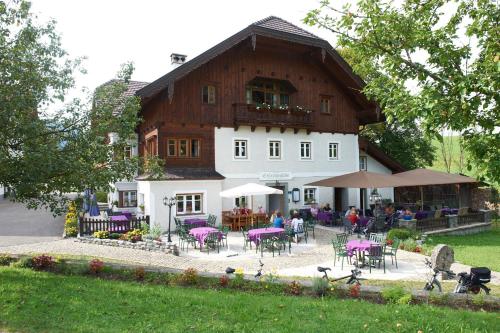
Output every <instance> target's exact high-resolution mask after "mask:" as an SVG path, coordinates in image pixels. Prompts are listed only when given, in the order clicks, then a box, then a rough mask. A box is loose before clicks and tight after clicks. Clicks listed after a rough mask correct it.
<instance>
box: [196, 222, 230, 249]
mask: <svg viewBox="0 0 500 333" xmlns="http://www.w3.org/2000/svg"><path fill="white" fill-rule="evenodd" d="M212 232H217V233H218V234H219V239H220V238H221V237H222V233H221V232H220V231H219V230H217V229H215V228H212V227H201V228H193V229H191V230H189V234H190V235H192V236H194V238H196V240H197V241H198V243H199V244H200V249H201V248H203V244H205V239H206V238H207V236H208V234H210V233H212Z"/></svg>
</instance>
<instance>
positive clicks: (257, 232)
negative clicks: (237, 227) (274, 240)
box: [248, 228, 285, 245]
mask: <svg viewBox="0 0 500 333" xmlns="http://www.w3.org/2000/svg"><path fill="white" fill-rule="evenodd" d="M284 232H285V229H283V228H259V229H252V230H250V231H248V238H249V239H250V240H251V241H252V242H254V243H255V245H259V241H260V238H261V237H262V235H269V234H271V235H279V234H282V233H284Z"/></svg>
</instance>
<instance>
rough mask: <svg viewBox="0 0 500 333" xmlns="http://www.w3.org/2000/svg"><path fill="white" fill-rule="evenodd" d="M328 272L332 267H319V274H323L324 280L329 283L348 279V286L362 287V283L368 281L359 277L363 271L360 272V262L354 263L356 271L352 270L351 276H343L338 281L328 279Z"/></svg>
mask: <svg viewBox="0 0 500 333" xmlns="http://www.w3.org/2000/svg"><path fill="white" fill-rule="evenodd" d="M327 271H331V268H330V267H321V266H318V272H320V273H323V276H322V278H323V279H325V280H327V281H330V282H337V281H340V280H345V279H348V280H347V282H346V284H357V285H359V286H360V285H361V281H362V280H366V279H363V278H360V277H359V276H360V275H361V271H360V270H359V267H358V262H357V261H355V262H354V269H352V270H351V274H350V275H346V276H342V277H340V278H337V279H330V278H329V277H328V273H327Z"/></svg>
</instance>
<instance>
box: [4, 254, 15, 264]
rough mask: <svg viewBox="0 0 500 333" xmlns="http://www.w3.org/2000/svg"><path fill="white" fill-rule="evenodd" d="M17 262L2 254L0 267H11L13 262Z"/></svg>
mask: <svg viewBox="0 0 500 333" xmlns="http://www.w3.org/2000/svg"><path fill="white" fill-rule="evenodd" d="M14 261H16V259H15V258H13V257H11V256H10V255H8V254H0V266H9V265H10V263H11V262H14Z"/></svg>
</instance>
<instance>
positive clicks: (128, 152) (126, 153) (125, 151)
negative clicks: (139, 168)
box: [123, 146, 132, 160]
mask: <svg viewBox="0 0 500 333" xmlns="http://www.w3.org/2000/svg"><path fill="white" fill-rule="evenodd" d="M123 158H124V159H126V160H129V159H131V158H132V146H125V148H123Z"/></svg>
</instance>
